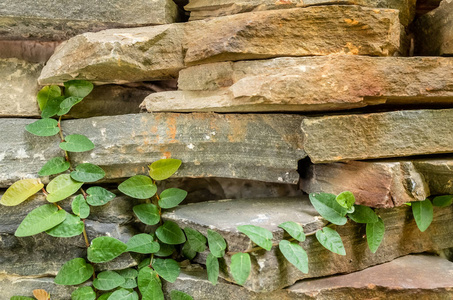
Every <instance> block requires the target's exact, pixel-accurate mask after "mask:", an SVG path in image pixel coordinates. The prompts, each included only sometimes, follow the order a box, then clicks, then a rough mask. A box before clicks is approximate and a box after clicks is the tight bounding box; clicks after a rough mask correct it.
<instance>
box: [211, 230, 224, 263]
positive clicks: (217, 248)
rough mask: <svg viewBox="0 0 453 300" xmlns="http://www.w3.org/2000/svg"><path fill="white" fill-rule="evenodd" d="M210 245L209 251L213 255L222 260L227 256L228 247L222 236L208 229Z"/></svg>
mask: <svg viewBox="0 0 453 300" xmlns="http://www.w3.org/2000/svg"><path fill="white" fill-rule="evenodd" d="M208 245H209V251H211V253H212V255H214V256H215V257H219V258H221V257H223V256H224V255H225V249H226V246H227V244H226V242H225V240H224V239H223V237H222V235H220V234H219V233H217V232H215V231H213V230H211V229H208Z"/></svg>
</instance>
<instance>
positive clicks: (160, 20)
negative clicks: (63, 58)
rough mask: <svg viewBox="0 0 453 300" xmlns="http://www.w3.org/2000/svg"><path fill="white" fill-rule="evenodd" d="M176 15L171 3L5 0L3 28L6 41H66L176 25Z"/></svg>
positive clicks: (157, 0)
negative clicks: (99, 33)
mask: <svg viewBox="0 0 453 300" xmlns="http://www.w3.org/2000/svg"><path fill="white" fill-rule="evenodd" d="M177 13H178V10H177V6H176V4H175V3H174V2H173V1H171V0H151V1H143V0H132V1H128V2H124V1H121V0H113V1H110V2H109V4H108V5H105V3H103V2H102V1H100V2H98V1H95V2H93V1H88V0H82V1H79V2H78V3H77V4H74V2H73V1H70V0H63V1H51V2H49V1H45V0H44V1H35V0H24V1H21V2H17V1H14V0H4V1H2V3H1V4H0V25H1V26H0V27H1V28H2V31H1V35H2V38H3V39H41V40H65V39H68V38H70V37H72V36H74V35H76V34H80V33H83V32H87V31H99V30H102V29H107V28H114V27H134V26H145V25H153V24H168V23H173V22H174V21H175V20H176V19H177Z"/></svg>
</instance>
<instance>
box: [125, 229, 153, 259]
mask: <svg viewBox="0 0 453 300" xmlns="http://www.w3.org/2000/svg"><path fill="white" fill-rule="evenodd" d="M126 245H127V250H126V251H129V252H137V253H142V254H149V253H156V252H157V251H159V249H160V245H159V243H158V242H156V241H154V238H153V236H152V235H150V234H147V233H141V234H136V235H134V236H133V237H131V238H130V239H129V241H128V242H127V244H126Z"/></svg>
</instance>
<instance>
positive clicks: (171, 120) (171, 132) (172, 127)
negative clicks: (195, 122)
mask: <svg viewBox="0 0 453 300" xmlns="http://www.w3.org/2000/svg"><path fill="white" fill-rule="evenodd" d="M176 132H177V129H176V118H175V117H173V116H172V117H170V116H168V118H167V136H168V139H169V143H177V142H178V141H177V140H176Z"/></svg>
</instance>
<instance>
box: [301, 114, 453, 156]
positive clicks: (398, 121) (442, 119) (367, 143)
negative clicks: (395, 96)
mask: <svg viewBox="0 0 453 300" xmlns="http://www.w3.org/2000/svg"><path fill="white" fill-rule="evenodd" d="M451 128H453V109H441V110H409V111H393V112H384V113H374V114H357V115H338V116H324V117H313V118H305V119H304V120H303V121H302V131H303V132H304V150H305V151H306V152H307V154H308V156H309V157H310V159H311V161H312V162H313V163H328V162H337V161H348V160H363V159H374V158H386V157H404V156H412V155H425V154H437V153H451V152H453V132H452V131H451Z"/></svg>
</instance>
